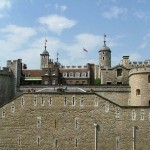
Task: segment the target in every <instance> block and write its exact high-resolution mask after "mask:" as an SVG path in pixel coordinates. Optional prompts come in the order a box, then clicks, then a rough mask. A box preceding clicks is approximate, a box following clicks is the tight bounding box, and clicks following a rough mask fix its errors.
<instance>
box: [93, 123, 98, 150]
mask: <svg viewBox="0 0 150 150" xmlns="http://www.w3.org/2000/svg"><path fill="white" fill-rule="evenodd" d="M97 126H98V125H97V123H94V127H95V137H94V138H95V150H97Z"/></svg>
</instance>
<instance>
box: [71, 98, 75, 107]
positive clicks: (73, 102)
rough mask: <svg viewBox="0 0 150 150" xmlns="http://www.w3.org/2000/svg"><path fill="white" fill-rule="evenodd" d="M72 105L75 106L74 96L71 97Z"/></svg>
mask: <svg viewBox="0 0 150 150" xmlns="http://www.w3.org/2000/svg"><path fill="white" fill-rule="evenodd" d="M72 105H73V106H75V97H74V96H73V97H72Z"/></svg>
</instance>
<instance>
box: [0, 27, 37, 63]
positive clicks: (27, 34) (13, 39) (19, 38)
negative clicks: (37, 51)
mask: <svg viewBox="0 0 150 150" xmlns="http://www.w3.org/2000/svg"><path fill="white" fill-rule="evenodd" d="M35 34H36V31H35V30H34V29H32V28H27V27H19V26H16V25H8V26H6V27H5V28H2V29H0V47H1V49H0V53H1V58H2V59H5V61H6V60H8V59H13V60H14V59H18V58H20V57H21V56H22V55H20V52H21V51H22V50H24V49H25V48H27V45H28V44H30V42H29V39H30V38H31V37H32V36H33V35H35ZM28 42H29V43H28ZM24 57H28V56H27V55H26V54H25V52H24V56H22V58H24Z"/></svg>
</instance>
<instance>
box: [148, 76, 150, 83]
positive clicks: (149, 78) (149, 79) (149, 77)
mask: <svg viewBox="0 0 150 150" xmlns="http://www.w3.org/2000/svg"><path fill="white" fill-rule="evenodd" d="M148 83H150V75H148Z"/></svg>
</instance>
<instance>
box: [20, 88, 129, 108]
mask: <svg viewBox="0 0 150 150" xmlns="http://www.w3.org/2000/svg"><path fill="white" fill-rule="evenodd" d="M48 87H49V88H54V86H21V87H20V88H18V91H21V92H22V93H23V92H29V91H38V90H41V89H43V88H48ZM56 87H57V86H56ZM62 87H63V86H62ZM72 87H73V86H68V87H67V88H68V89H69V88H72ZM76 87H79V88H81V89H83V90H85V91H87V92H90V93H92V92H95V93H97V94H98V95H100V96H103V97H104V98H106V99H108V100H110V101H112V102H114V103H117V104H118V105H121V106H127V105H128V99H129V98H130V93H131V87H130V86H128V85H126V86H125V85H124V86H123V85H118V86H117V85H99V86H96V85H95V86H91V85H90V86H76Z"/></svg>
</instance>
